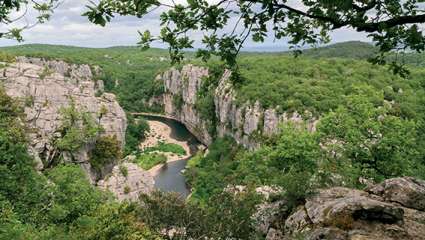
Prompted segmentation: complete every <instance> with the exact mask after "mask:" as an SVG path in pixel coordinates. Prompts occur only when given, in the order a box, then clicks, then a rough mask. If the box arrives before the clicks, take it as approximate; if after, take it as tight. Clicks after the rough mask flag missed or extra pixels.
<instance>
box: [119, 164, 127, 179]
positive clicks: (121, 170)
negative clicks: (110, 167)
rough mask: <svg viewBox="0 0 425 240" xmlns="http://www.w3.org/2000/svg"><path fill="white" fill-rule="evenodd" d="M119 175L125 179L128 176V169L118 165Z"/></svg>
mask: <svg viewBox="0 0 425 240" xmlns="http://www.w3.org/2000/svg"><path fill="white" fill-rule="evenodd" d="M119 168H120V173H121V174H122V175H123V176H124V177H127V176H128V168H127V167H126V166H124V165H120V167H119Z"/></svg>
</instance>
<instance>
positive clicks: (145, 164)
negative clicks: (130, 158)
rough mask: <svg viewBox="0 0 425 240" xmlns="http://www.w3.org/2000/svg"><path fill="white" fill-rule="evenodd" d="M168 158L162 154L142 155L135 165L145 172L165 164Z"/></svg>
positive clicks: (138, 157)
mask: <svg viewBox="0 0 425 240" xmlns="http://www.w3.org/2000/svg"><path fill="white" fill-rule="evenodd" d="M166 162H167V157H166V156H165V155H164V154H161V153H142V154H140V155H139V156H137V158H136V160H135V163H136V164H137V165H139V166H140V167H141V168H143V169H145V170H149V169H151V168H152V167H154V166H156V165H158V164H165V163H166Z"/></svg>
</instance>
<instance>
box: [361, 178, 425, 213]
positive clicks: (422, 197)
mask: <svg viewBox="0 0 425 240" xmlns="http://www.w3.org/2000/svg"><path fill="white" fill-rule="evenodd" d="M368 191H369V192H370V193H373V194H376V195H379V196H382V197H383V198H384V199H385V201H390V202H397V203H399V204H401V205H403V206H404V207H407V208H413V209H416V210H420V211H425V181H423V180H419V179H414V178H412V177H404V178H393V179H388V180H385V181H384V182H382V183H381V184H378V185H376V186H374V187H371V188H370V189H369V190H368Z"/></svg>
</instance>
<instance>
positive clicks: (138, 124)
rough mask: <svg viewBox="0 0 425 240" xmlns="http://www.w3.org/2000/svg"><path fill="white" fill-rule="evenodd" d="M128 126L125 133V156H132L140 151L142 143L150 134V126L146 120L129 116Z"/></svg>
mask: <svg viewBox="0 0 425 240" xmlns="http://www.w3.org/2000/svg"><path fill="white" fill-rule="evenodd" d="M127 119H128V126H127V130H126V132H125V150H124V152H125V154H130V153H132V152H135V151H137V150H139V144H140V142H141V141H142V140H143V139H145V137H146V134H148V133H149V131H150V129H149V124H148V122H147V121H146V120H145V119H144V118H138V119H135V118H134V117H133V116H131V115H127Z"/></svg>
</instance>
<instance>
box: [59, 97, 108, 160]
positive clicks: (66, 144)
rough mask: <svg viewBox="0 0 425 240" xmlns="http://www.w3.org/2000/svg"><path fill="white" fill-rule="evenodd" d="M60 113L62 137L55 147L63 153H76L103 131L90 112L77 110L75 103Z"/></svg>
mask: <svg viewBox="0 0 425 240" xmlns="http://www.w3.org/2000/svg"><path fill="white" fill-rule="evenodd" d="M60 113H61V117H62V120H61V125H60V127H59V128H58V131H59V132H60V133H61V137H60V138H58V139H56V140H55V146H56V147H57V148H58V149H59V150H61V151H68V152H71V153H72V152H75V151H77V150H79V149H80V148H81V147H82V146H83V145H84V144H87V143H89V142H91V141H93V140H95V138H96V137H97V135H98V133H99V132H101V131H102V128H101V126H99V125H98V124H97V123H96V122H95V121H94V119H93V118H92V116H91V115H90V114H89V113H88V112H80V111H78V110H77V108H76V106H75V103H74V102H73V101H71V104H70V106H69V107H67V108H62V109H60Z"/></svg>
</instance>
